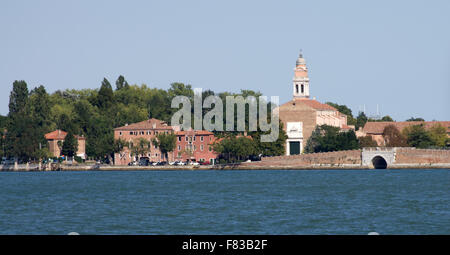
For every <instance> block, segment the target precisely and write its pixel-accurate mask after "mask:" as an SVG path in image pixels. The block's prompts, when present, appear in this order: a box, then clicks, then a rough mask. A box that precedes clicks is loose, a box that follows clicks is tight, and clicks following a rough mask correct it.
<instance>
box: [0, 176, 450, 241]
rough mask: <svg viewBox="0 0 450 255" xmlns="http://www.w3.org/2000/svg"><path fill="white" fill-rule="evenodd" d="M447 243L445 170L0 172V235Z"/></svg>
mask: <svg viewBox="0 0 450 255" xmlns="http://www.w3.org/2000/svg"><path fill="white" fill-rule="evenodd" d="M69 232H78V233H80V234H82V235H83V234H363V235H366V234H367V233H369V232H378V233H380V234H382V235H383V234H450V170H445V169H442V170H307V171H117V172H100V171H92V172H1V173H0V234H61V235H65V234H67V233H69Z"/></svg>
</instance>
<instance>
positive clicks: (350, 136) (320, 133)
mask: <svg viewBox="0 0 450 255" xmlns="http://www.w3.org/2000/svg"><path fill="white" fill-rule="evenodd" d="M355 149H359V143H358V139H357V138H356V135H355V132H354V131H353V130H350V131H346V132H340V129H339V128H338V127H333V126H328V125H321V126H316V128H315V130H314V131H313V132H312V134H311V136H310V137H309V139H308V141H307V143H306V146H305V152H306V153H317V152H328V151H340V150H355Z"/></svg>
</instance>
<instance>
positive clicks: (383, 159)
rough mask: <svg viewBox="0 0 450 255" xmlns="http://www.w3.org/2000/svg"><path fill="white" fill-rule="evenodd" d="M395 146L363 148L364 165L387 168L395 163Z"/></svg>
mask: <svg viewBox="0 0 450 255" xmlns="http://www.w3.org/2000/svg"><path fill="white" fill-rule="evenodd" d="M395 150H396V149H395V148H381V147H375V148H363V150H362V165H363V166H368V167H369V168H375V169H386V168H389V166H390V165H392V164H394V163H395Z"/></svg>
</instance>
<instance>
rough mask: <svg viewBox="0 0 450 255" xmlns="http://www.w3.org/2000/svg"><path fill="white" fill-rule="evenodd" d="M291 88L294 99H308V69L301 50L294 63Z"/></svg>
mask: <svg viewBox="0 0 450 255" xmlns="http://www.w3.org/2000/svg"><path fill="white" fill-rule="evenodd" d="M293 86H294V88H293V89H294V93H293V94H294V98H309V77H308V68H307V67H306V61H305V59H304V58H303V52H302V50H301V49H300V54H299V56H298V58H297V62H296V63H295V69H294V79H293Z"/></svg>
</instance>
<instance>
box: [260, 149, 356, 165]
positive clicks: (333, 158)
mask: <svg viewBox="0 0 450 255" xmlns="http://www.w3.org/2000/svg"><path fill="white" fill-rule="evenodd" d="M255 163H257V162H255ZM257 164H259V165H270V164H277V165H282V166H296V165H298V166H301V165H315V164H332V165H342V164H361V150H348V151H333V152H323V153H310V154H300V155H291V156H276V157H263V158H261V161H260V163H257Z"/></svg>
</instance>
